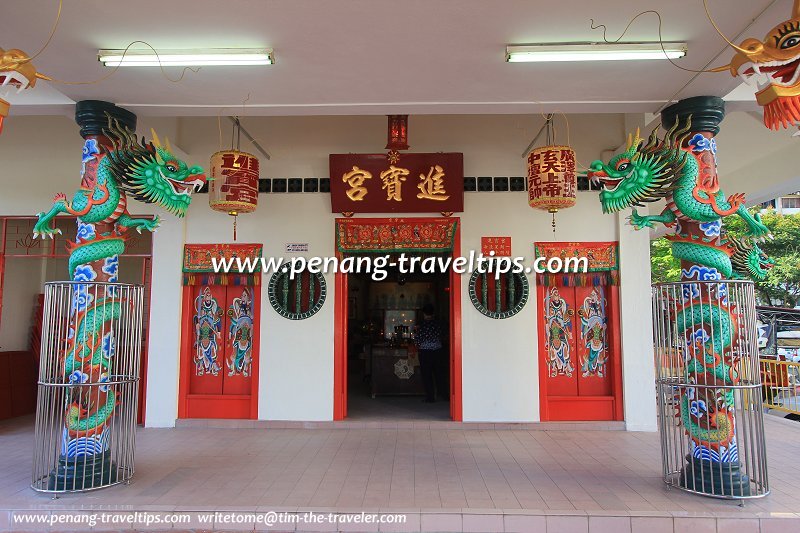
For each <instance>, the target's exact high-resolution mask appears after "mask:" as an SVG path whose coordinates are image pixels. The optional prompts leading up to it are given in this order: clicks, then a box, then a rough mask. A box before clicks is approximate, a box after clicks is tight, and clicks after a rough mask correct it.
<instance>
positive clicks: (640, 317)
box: [617, 208, 657, 431]
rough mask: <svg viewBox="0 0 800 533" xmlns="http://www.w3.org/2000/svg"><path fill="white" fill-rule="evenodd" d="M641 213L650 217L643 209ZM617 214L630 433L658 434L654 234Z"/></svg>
mask: <svg viewBox="0 0 800 533" xmlns="http://www.w3.org/2000/svg"><path fill="white" fill-rule="evenodd" d="M639 214H642V215H644V214H647V209H646V208H644V209H643V208H639ZM627 217H628V213H627V212H622V213H619V214H618V215H617V225H618V229H619V256H620V257H619V270H620V271H619V277H620V288H619V289H620V291H619V293H620V294H619V296H620V298H619V300H620V327H621V329H622V331H621V333H622V402H623V405H624V409H625V427H626V428H627V429H628V430H629V431H656V429H657V425H656V389H655V366H654V357H653V319H652V308H651V305H650V235H649V232H648V231H647V230H639V231H636V230H635V229H633V227H631V226H630V225H629V224H628V221H627Z"/></svg>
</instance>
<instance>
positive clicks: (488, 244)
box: [481, 237, 511, 257]
mask: <svg viewBox="0 0 800 533" xmlns="http://www.w3.org/2000/svg"><path fill="white" fill-rule="evenodd" d="M490 252H494V257H511V237H481V254H483V255H484V256H486V257H489V256H490V255H491V254H490Z"/></svg>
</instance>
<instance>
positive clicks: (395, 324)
mask: <svg viewBox="0 0 800 533" xmlns="http://www.w3.org/2000/svg"><path fill="white" fill-rule="evenodd" d="M442 256H443V254H440V255H439V257H442ZM417 257H419V259H420V261H422V260H423V259H427V258H423V257H420V256H417ZM428 258H429V259H428V264H429V265H432V266H435V265H436V260H437V256H435V255H429V256H428ZM392 262H395V261H394V258H393V259H392ZM449 293H450V280H449V277H448V274H447V272H446V271H443V270H441V269H438V268H436V269H435V270H434V271H432V272H428V273H422V272H415V273H402V272H400V271H399V269H398V268H391V269H388V272H387V277H386V279H384V280H382V281H375V280H373V279H372V277H371V276H370V274H353V275H350V276H349V279H348V298H347V305H348V309H347V311H348V327H347V405H348V413H347V417H348V418H349V419H351V420H385V419H392V420H450V408H449V402H450V360H451V357H450V343H449V331H450V298H449ZM426 313H427V318H426ZM423 322H425V331H426V332H429V333H430V334H431V335H430V336H431V337H435V338H437V339H438V340H439V344H440V345H441V347H440V348H439V349H438V350H420V349H419V346H418V342H419V338H418V335H419V328H420V327H422V324H423ZM428 342H432V344H427V345H425V346H427V347H435V345H436V343H435V342H433V341H432V340H429V341H428Z"/></svg>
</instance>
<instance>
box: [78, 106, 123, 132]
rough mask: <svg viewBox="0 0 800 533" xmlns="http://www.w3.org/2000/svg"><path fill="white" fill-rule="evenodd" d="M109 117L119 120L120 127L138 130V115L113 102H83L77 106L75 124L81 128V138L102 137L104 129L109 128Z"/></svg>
mask: <svg viewBox="0 0 800 533" xmlns="http://www.w3.org/2000/svg"><path fill="white" fill-rule="evenodd" d="M109 115H110V116H111V118H112V119H115V120H117V121H118V122H119V124H120V126H126V127H128V128H130V129H131V130H134V131H135V130H136V115H134V114H133V113H131V112H130V111H128V110H127V109H123V108H121V107H118V106H116V105H114V104H112V103H111V102H104V101H102V100H81V101H80V102H78V103H77V104H75V122H77V123H78V126H80V127H81V137H84V138H86V137H88V136H89V135H102V134H103V129H104V128H107V127H108V117H109Z"/></svg>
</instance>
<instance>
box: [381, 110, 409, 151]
mask: <svg viewBox="0 0 800 533" xmlns="http://www.w3.org/2000/svg"><path fill="white" fill-rule="evenodd" d="M386 149H387V150H408V115H389V139H388V140H387V141H386Z"/></svg>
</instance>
